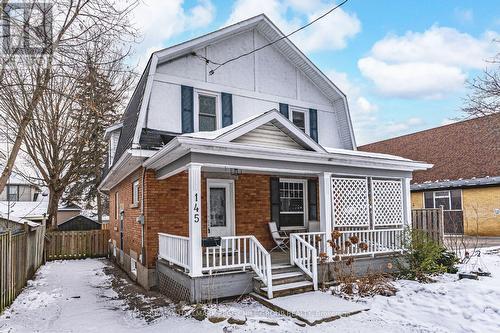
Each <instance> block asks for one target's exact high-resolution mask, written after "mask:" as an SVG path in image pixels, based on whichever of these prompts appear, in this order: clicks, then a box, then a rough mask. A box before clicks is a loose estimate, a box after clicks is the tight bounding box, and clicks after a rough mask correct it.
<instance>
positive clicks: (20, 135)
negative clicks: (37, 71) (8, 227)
mask: <svg viewBox="0 0 500 333" xmlns="http://www.w3.org/2000/svg"><path fill="white" fill-rule="evenodd" d="M48 73H49V70H48V69H46V70H45V76H44V80H43V83H42V84H38V85H37V86H36V88H35V91H34V92H33V97H32V99H31V103H30V104H29V106H28V108H27V110H26V112H25V113H24V115H23V118H22V120H21V123H20V124H19V130H18V131H17V134H16V139H15V140H14V145H13V146H12V150H11V151H10V153H9V157H8V159H7V163H6V164H5V168H4V169H3V171H2V175H0V193H2V191H3V190H4V188H5V185H6V184H7V181H8V179H9V177H10V174H11V173H12V169H13V168H14V163H16V158H17V154H18V153H19V150H20V149H21V144H22V143H23V141H24V136H25V135H26V129H27V128H28V125H29V124H30V121H31V118H32V117H33V111H34V110H35V108H36V107H37V106H38V103H39V102H40V99H41V98H42V94H43V91H44V89H45V86H46V85H47V80H48ZM8 139H9V138H7V140H8Z"/></svg>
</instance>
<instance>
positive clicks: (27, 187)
mask: <svg viewBox="0 0 500 333" xmlns="http://www.w3.org/2000/svg"><path fill="white" fill-rule="evenodd" d="M48 199H49V197H48V191H47V190H46V189H44V188H43V187H42V186H38V185H35V184H33V183H32V182H30V181H28V180H27V179H25V178H24V177H22V176H20V175H19V174H17V173H15V172H13V173H12V174H11V176H10V178H9V181H8V183H7V185H6V186H5V189H4V190H3V191H2V192H1V193H0V219H4V221H5V223H4V225H8V223H7V222H6V221H7V220H9V221H11V222H17V223H18V224H19V223H20V224H23V223H25V222H26V221H31V222H36V223H41V222H42V221H43V220H44V219H46V218H47V210H48V206H49V200H48ZM81 210H82V209H81V207H79V206H78V205H76V204H73V203H68V204H62V203H61V204H60V205H59V207H58V211H57V221H58V224H61V223H63V222H65V221H67V220H68V219H70V218H73V217H75V216H78V215H80V213H81Z"/></svg>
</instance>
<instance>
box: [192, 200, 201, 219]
mask: <svg viewBox="0 0 500 333" xmlns="http://www.w3.org/2000/svg"><path fill="white" fill-rule="evenodd" d="M193 211H194V214H193V219H194V223H198V222H200V207H199V205H198V193H195V194H194V205H193Z"/></svg>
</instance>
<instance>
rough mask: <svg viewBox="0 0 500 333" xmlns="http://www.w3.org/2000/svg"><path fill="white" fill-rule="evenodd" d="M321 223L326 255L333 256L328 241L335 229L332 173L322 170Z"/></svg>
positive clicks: (320, 186)
mask: <svg viewBox="0 0 500 333" xmlns="http://www.w3.org/2000/svg"><path fill="white" fill-rule="evenodd" d="M318 178H319V198H320V201H319V208H320V213H319V225H320V231H321V232H324V233H325V236H324V237H325V238H324V239H323V244H324V246H325V251H326V255H327V256H328V258H332V256H333V249H332V247H331V246H328V241H329V240H331V239H332V229H333V211H332V209H333V207H332V204H333V203H332V173H331V172H322V173H321V174H320V175H319V177H318Z"/></svg>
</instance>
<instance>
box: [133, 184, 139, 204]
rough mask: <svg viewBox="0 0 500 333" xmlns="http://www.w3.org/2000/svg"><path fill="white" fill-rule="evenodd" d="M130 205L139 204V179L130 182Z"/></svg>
mask: <svg viewBox="0 0 500 333" xmlns="http://www.w3.org/2000/svg"><path fill="white" fill-rule="evenodd" d="M132 205H134V206H138V205H139V179H136V180H134V181H133V182H132Z"/></svg>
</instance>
